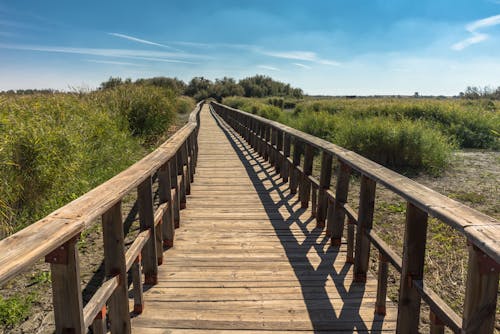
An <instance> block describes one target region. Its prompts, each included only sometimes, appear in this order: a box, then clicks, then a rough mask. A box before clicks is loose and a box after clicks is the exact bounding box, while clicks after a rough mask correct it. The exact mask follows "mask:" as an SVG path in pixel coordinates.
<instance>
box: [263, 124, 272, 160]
mask: <svg viewBox="0 0 500 334" xmlns="http://www.w3.org/2000/svg"><path fill="white" fill-rule="evenodd" d="M264 136H265V137H264V156H263V158H264V160H265V161H268V160H269V159H270V155H271V147H270V146H271V143H270V136H271V127H270V126H269V125H267V124H264Z"/></svg>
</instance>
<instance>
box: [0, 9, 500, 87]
mask: <svg viewBox="0 0 500 334" xmlns="http://www.w3.org/2000/svg"><path fill="white" fill-rule="evenodd" d="M254 74H265V75H269V76H272V77H273V78H275V79H278V80H281V81H285V82H289V83H291V84H292V85H294V86H297V87H301V88H303V89H304V91H305V92H306V93H309V94H327V95H344V94H359V95H370V94H413V93H414V92H420V93H421V94H435V95H438V94H444V95H454V94H457V93H458V92H460V91H462V90H464V89H465V88H466V87H467V86H469V85H479V86H485V85H490V86H499V85H500V0H469V1H464V0H421V1H414V0H413V1H402V0H364V1H361V0H359V1H355V0H354V1H353V0H351V1H348V0H343V1H340V0H335V1H334V0H328V1H326V0H325V1H312V0H309V1H305V0H304V1H299V0H287V1H284V0H273V1H268V0H267V1H260V0H253V1H217V0H213V1H194V0H183V1H146V0H143V1H137V0H135V1H127V0H123V1H119V2H118V1H102V0H100V1H94V0H86V1H78V2H75V1H67V0H64V1H62V0H47V1H39V0H31V1H27V0H15V1H14V0H12V1H5V0H0V90H7V89H19V88H57V89H73V88H94V87H96V86H98V85H99V83H100V82H102V81H104V80H106V79H107V78H109V77H110V76H120V77H123V78H127V77H130V78H132V79H136V78H141V77H143V78H144V77H152V76H171V77H178V78H180V79H183V80H185V81H188V80H190V79H191V78H192V77H194V76H204V77H206V78H209V79H215V78H221V77H223V76H230V77H234V78H237V79H239V78H243V77H247V76H251V75H254Z"/></svg>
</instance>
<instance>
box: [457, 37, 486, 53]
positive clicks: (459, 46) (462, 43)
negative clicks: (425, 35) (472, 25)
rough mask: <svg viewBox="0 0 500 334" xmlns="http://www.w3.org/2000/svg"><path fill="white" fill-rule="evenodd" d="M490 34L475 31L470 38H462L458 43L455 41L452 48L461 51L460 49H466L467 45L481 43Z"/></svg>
mask: <svg viewBox="0 0 500 334" xmlns="http://www.w3.org/2000/svg"><path fill="white" fill-rule="evenodd" d="M488 37H489V36H488V35H486V34H478V33H474V34H473V35H472V37H469V38H466V39H464V40H461V41H460V42H458V43H455V44H453V45H452V46H451V48H452V49H453V50H456V51H460V50H463V49H465V48H466V47H469V46H471V45H473V44H477V43H481V42H483V41H485V40H487V39H488Z"/></svg>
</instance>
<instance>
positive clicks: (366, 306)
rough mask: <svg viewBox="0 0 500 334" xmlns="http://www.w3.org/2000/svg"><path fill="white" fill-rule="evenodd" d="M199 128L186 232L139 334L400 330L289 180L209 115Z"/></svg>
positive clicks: (148, 299)
mask: <svg viewBox="0 0 500 334" xmlns="http://www.w3.org/2000/svg"><path fill="white" fill-rule="evenodd" d="M201 124H202V126H201V129H200V132H199V142H198V145H199V154H200V155H199V158H198V161H197V168H196V172H197V174H196V181H195V182H194V183H193V184H192V185H191V195H188V196H187V204H188V206H187V208H186V209H185V210H182V211H181V212H180V218H181V221H182V225H181V227H180V228H179V229H177V230H176V235H175V245H174V247H172V248H170V249H168V250H167V251H166V252H165V253H164V260H165V262H164V264H163V265H162V266H160V267H159V269H158V270H159V271H158V284H157V285H155V286H154V287H152V288H151V289H149V290H147V291H145V292H144V303H145V305H146V307H145V309H144V311H143V313H142V314H141V315H139V316H137V317H135V318H133V319H132V327H133V331H134V332H137V333H175V332H179V333H183V332H185V333H226V332H227V333H229V332H234V331H236V330H238V331H242V333H245V331H247V332H254V333H255V332H265V331H266V330H272V331H274V332H276V331H278V332H283V331H291V332H292V333H293V332H294V331H297V330H300V331H302V333H303V332H304V331H305V332H310V333H313V332H319V333H321V331H335V332H337V331H340V332H342V331H343V332H347V333H351V332H353V331H360V332H363V331H364V332H383V331H394V328H395V325H396V314H397V310H396V308H395V305H394V304H393V303H391V302H390V301H387V315H386V316H385V317H382V316H379V315H375V314H374V307H375V302H376V297H377V284H376V280H375V278H374V277H373V275H371V274H369V275H368V278H369V279H368V281H367V283H366V284H357V283H353V282H352V281H353V273H352V265H350V264H346V263H345V262H346V261H345V260H346V248H345V243H343V244H342V246H341V247H340V248H338V249H333V248H331V247H330V245H329V243H328V237H327V236H326V234H325V233H324V231H322V230H321V229H318V228H316V221H315V219H313V218H311V210H310V209H303V208H301V203H300V201H298V198H297V197H298V196H297V195H293V194H291V193H290V189H289V188H288V184H287V183H285V182H283V177H282V175H280V174H279V173H277V172H276V170H275V169H274V168H271V166H270V164H269V163H268V162H266V161H265V160H264V159H263V158H261V157H259V155H258V154H257V152H256V151H254V149H252V148H251V146H250V144H247V142H245V141H243V140H242V139H241V138H240V137H239V136H237V135H236V134H235V133H234V132H233V131H231V130H230V129H228V128H226V127H225V126H223V125H224V123H223V122H222V121H221V119H218V118H214V117H213V116H212V115H211V114H210V113H209V110H208V108H204V109H203V111H202V114H201ZM256 129H257V131H258V127H256ZM242 131H243V130H242ZM243 133H244V134H246V135H245V136H246V137H248V138H252V134H251V133H249V132H248V131H247V130H244V131H243ZM263 133H264V136H265V133H266V131H263ZM268 139H270V137H268ZM255 147H259V145H258V142H256V144H255ZM268 152H271V151H268ZM270 155H271V154H268V156H270ZM275 162H277V161H276V160H275ZM131 303H132V300H131Z"/></svg>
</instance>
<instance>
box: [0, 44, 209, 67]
mask: <svg viewBox="0 0 500 334" xmlns="http://www.w3.org/2000/svg"><path fill="white" fill-rule="evenodd" d="M0 49H11V50H25V51H40V52H56V53H70V54H82V55H91V56H101V57H115V58H135V59H143V60H151V61H162V62H171V63H174V62H175V63H187V64H195V63H194V62H191V61H186V60H179V59H176V58H180V59H190V58H191V59H192V58H204V59H206V58H207V57H206V56H199V55H194V54H189V53H183V52H164V51H149V50H130V49H99V48H73V47H62V46H38V45H19V44H1V43H0Z"/></svg>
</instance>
